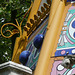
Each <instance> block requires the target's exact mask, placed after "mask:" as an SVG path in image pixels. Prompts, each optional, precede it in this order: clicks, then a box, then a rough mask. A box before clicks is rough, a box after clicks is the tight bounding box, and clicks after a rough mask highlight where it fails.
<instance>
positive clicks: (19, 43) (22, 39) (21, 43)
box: [1, 2, 33, 63]
mask: <svg viewBox="0 0 75 75" xmlns="http://www.w3.org/2000/svg"><path fill="white" fill-rule="evenodd" d="M32 5H33V2H32V4H31V6H30V8H29V10H28V11H27V12H26V13H25V15H24V17H23V20H22V21H21V23H20V24H19V23H18V21H17V19H15V20H16V24H17V25H16V24H13V23H6V24H4V25H3V26H2V27H1V34H2V36H3V37H5V38H10V37H12V36H13V35H14V34H17V33H19V34H20V36H19V37H17V38H16V41H15V46H14V51H13V56H12V61H13V62H16V63H20V62H19V56H20V54H21V52H22V51H23V50H25V48H26V45H27V41H28V36H27V31H24V32H23V33H22V29H21V25H22V22H23V21H24V18H25V17H26V15H27V14H28V13H29V11H30V10H31V8H32ZM31 22H32V23H33V21H32V20H31ZM7 25H10V26H14V27H16V28H17V29H14V30H12V31H11V30H6V32H9V33H10V35H9V36H6V35H4V34H3V28H4V27H5V26H7Z"/></svg>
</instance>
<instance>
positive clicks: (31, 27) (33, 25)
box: [24, 0, 51, 36]
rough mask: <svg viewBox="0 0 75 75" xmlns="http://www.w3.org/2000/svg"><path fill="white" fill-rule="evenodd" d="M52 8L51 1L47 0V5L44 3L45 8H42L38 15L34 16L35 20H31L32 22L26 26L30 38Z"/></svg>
mask: <svg viewBox="0 0 75 75" xmlns="http://www.w3.org/2000/svg"><path fill="white" fill-rule="evenodd" d="M50 6H51V1H50V0H47V3H43V6H41V11H38V12H37V15H34V19H30V22H28V23H27V24H26V26H24V30H25V31H27V35H28V36H30V35H31V34H32V33H33V32H34V31H35V29H36V28H37V27H38V26H39V25H40V23H41V22H42V21H43V20H44V19H45V18H46V16H47V15H48V14H49V11H50Z"/></svg>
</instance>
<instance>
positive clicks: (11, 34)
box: [1, 2, 33, 38]
mask: <svg viewBox="0 0 75 75" xmlns="http://www.w3.org/2000/svg"><path fill="white" fill-rule="evenodd" d="M32 6H33V2H32V4H31V6H30V8H29V9H28V11H27V12H26V13H25V15H24V17H23V19H22V21H21V23H20V24H19V23H18V21H17V19H16V23H17V25H15V24H13V23H6V24H4V25H3V26H2V27H1V34H2V36H3V37H5V38H10V37H12V36H13V35H14V34H17V33H20V37H22V30H21V25H22V22H23V21H24V18H25V17H26V15H27V14H28V13H29V11H30V10H31V8H32ZM7 25H12V26H14V27H16V28H17V29H14V30H12V31H10V30H6V32H9V33H10V35H9V36H5V35H4V34H3V32H2V31H3V28H4V27H5V26H7Z"/></svg>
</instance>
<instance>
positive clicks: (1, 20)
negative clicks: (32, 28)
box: [0, 0, 31, 64]
mask: <svg viewBox="0 0 75 75" xmlns="http://www.w3.org/2000/svg"><path fill="white" fill-rule="evenodd" d="M30 4H31V0H0V28H1V26H2V25H3V24H5V23H8V22H13V23H15V19H17V20H18V22H19V23H20V22H21V20H22V19H23V16H24V14H25V12H26V11H27V10H28V8H29V7H30ZM27 18H28V15H27V16H26V18H25V19H24V22H23V24H22V28H23V26H24V25H25V24H26V21H27ZM7 29H13V27H12V26H7V27H5V28H4V29H3V33H4V34H6V33H5V30H7ZM12 40H15V38H9V39H6V38H4V37H2V36H1V30H0V64H1V63H3V62H6V61H9V60H11V56H12V48H13V45H12V44H14V43H12Z"/></svg>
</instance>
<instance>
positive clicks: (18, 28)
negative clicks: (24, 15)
mask: <svg viewBox="0 0 75 75" xmlns="http://www.w3.org/2000/svg"><path fill="white" fill-rule="evenodd" d="M16 22H17V25H15V24H13V23H6V24H4V25H3V26H2V27H1V34H2V36H3V37H5V38H10V37H12V36H13V35H14V34H17V33H20V36H21V35H22V30H21V25H19V24H18V21H17V20H16ZM7 25H12V26H14V27H16V28H17V29H14V30H12V31H11V30H6V31H5V32H9V33H10V35H9V36H5V35H4V34H3V28H4V27H5V26H7Z"/></svg>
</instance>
